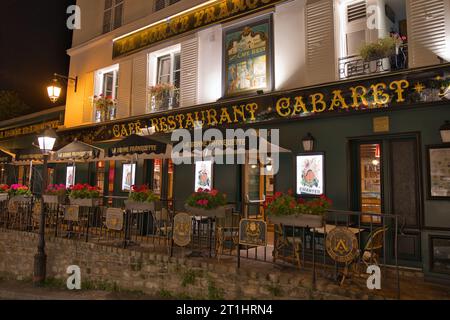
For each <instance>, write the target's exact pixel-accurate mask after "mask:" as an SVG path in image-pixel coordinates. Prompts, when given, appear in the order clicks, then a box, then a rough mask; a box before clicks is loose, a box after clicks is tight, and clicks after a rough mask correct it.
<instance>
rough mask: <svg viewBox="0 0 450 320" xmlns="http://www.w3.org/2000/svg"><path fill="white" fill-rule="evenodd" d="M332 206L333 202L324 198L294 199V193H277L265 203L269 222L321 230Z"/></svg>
mask: <svg viewBox="0 0 450 320" xmlns="http://www.w3.org/2000/svg"><path fill="white" fill-rule="evenodd" d="M330 206H331V200H329V199H328V198H326V197H325V196H322V197H320V198H317V199H311V200H305V199H299V200H298V201H297V200H296V199H295V198H294V196H293V194H292V191H289V192H288V193H287V194H283V193H281V192H277V193H276V194H275V196H274V197H271V198H268V199H267V201H266V203H265V208H266V212H267V214H268V217H269V221H270V222H271V223H273V224H281V225H288V226H295V227H305V228H321V227H323V226H324V224H325V221H324V220H325V219H324V215H325V213H326V211H327V209H328V208H329V207H330Z"/></svg>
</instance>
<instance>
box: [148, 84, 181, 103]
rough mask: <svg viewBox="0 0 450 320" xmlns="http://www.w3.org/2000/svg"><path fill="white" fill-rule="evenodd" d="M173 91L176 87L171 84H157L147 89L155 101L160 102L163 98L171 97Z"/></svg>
mask: <svg viewBox="0 0 450 320" xmlns="http://www.w3.org/2000/svg"><path fill="white" fill-rule="evenodd" d="M175 89H176V87H175V86H174V85H173V84H171V83H159V84H157V85H155V86H151V87H149V89H148V92H149V94H150V96H152V97H154V98H155V99H156V100H162V99H163V98H164V97H166V96H169V95H171V94H172V93H173V92H174V91H175Z"/></svg>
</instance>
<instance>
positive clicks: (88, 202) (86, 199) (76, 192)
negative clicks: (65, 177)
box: [69, 184, 101, 207]
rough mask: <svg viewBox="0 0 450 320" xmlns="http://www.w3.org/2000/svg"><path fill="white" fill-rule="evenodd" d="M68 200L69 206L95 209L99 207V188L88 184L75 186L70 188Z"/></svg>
mask: <svg viewBox="0 0 450 320" xmlns="http://www.w3.org/2000/svg"><path fill="white" fill-rule="evenodd" d="M69 200H70V204H71V205H76V206H80V207H96V206H100V205H101V198H100V191H99V188H98V187H93V186H90V185H88V184H76V185H74V186H73V187H71V188H70V192H69Z"/></svg>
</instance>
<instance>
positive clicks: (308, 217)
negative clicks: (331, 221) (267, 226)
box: [269, 214, 325, 228]
mask: <svg viewBox="0 0 450 320" xmlns="http://www.w3.org/2000/svg"><path fill="white" fill-rule="evenodd" d="M269 221H270V223H272V224H282V225H285V226H294V227H301V228H323V226H324V225H325V221H324V218H323V217H322V216H317V215H312V214H299V215H293V216H269Z"/></svg>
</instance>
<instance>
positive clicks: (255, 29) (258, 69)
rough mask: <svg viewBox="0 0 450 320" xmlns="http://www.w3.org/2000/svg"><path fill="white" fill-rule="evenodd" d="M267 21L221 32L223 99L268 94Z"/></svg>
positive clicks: (269, 55) (269, 77) (269, 33)
mask: <svg viewBox="0 0 450 320" xmlns="http://www.w3.org/2000/svg"><path fill="white" fill-rule="evenodd" d="M270 42H271V19H270V18H266V19H263V20H260V21H258V22H254V23H250V24H245V25H242V26H240V27H238V28H234V29H230V30H227V31H225V34H224V45H225V48H224V55H225V70H224V75H225V96H233V95H238V94H241V93H249V92H256V91H258V90H270V88H271V82H272V81H271V75H272V72H271V54H270V50H271V43H270Z"/></svg>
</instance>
